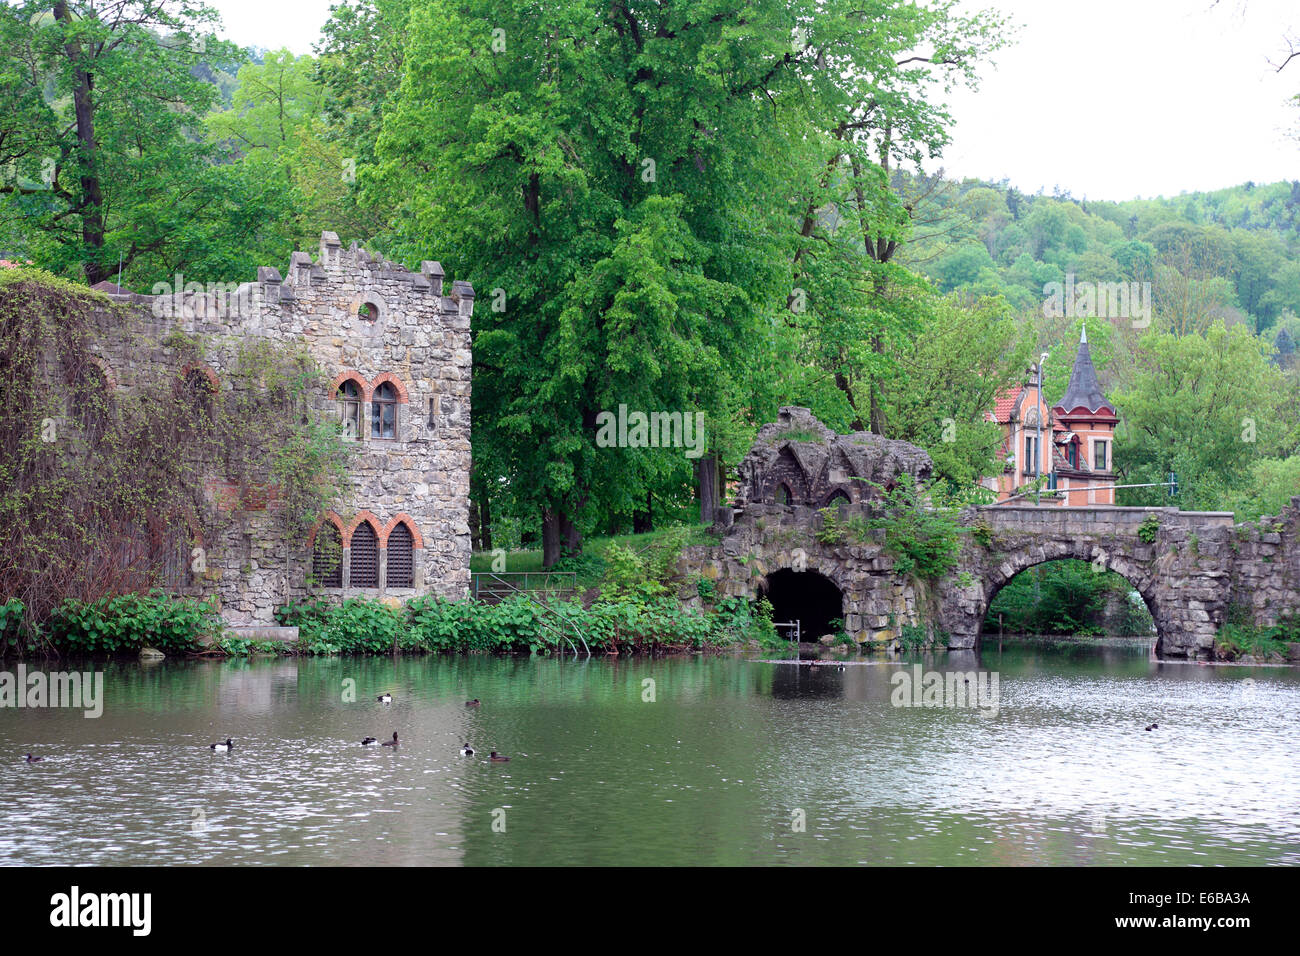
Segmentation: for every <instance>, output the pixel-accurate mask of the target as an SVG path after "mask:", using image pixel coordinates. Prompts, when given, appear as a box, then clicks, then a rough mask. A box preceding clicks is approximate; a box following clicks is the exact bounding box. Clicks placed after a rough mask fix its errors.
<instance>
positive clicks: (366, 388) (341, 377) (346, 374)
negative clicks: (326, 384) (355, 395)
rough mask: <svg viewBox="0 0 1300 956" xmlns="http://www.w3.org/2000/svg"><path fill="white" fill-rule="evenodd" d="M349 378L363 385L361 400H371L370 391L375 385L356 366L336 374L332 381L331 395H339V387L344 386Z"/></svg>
mask: <svg viewBox="0 0 1300 956" xmlns="http://www.w3.org/2000/svg"><path fill="white" fill-rule="evenodd" d="M349 379H351V380H352V381H354V382H356V383H357V384H358V385H360V386H361V400H362V401H363V402H368V401H370V393H371V391H372V390H373V386H372V385H371V383H370V382H368V381H367V380H366V377H365V376H364V375H362V374H361V373H360V372H358V371H357V370H356V369H354V368H349V369H344V370H343V371H342V372H339V374H338V375H335V376H334V381H333V382H331V383H330V391H329V393H330V395H331V396H333V395H337V394H338V393H339V389H340V388H342V387H343V383H344V382H346V381H348V380H349Z"/></svg>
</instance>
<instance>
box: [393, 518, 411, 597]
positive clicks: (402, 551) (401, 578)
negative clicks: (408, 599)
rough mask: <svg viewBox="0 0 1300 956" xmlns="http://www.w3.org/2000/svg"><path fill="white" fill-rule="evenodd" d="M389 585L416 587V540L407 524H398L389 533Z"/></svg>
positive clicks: (394, 586)
mask: <svg viewBox="0 0 1300 956" xmlns="http://www.w3.org/2000/svg"><path fill="white" fill-rule="evenodd" d="M388 586H389V587H390V588H413V587H415V541H414V539H413V538H412V537H411V529H410V528H408V527H407V526H406V525H405V524H399V525H397V527H395V528H393V530H392V531H390V532H389V534H388Z"/></svg>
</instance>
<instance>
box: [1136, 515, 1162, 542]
mask: <svg viewBox="0 0 1300 956" xmlns="http://www.w3.org/2000/svg"><path fill="white" fill-rule="evenodd" d="M1159 534H1160V516H1159V515H1157V514H1149V515H1147V517H1146V520H1145V521H1143V522H1142V523H1141V524H1140V525H1138V530H1137V536H1138V537H1139V538H1140V539H1141V540H1142V541H1144V542H1146V543H1147V544H1155V543H1156V536H1157V535H1159Z"/></svg>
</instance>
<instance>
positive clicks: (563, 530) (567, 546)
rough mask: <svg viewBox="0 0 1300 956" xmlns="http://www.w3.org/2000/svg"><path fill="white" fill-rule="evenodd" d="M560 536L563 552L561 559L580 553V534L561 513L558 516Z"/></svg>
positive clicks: (565, 515) (576, 527)
mask: <svg viewBox="0 0 1300 956" xmlns="http://www.w3.org/2000/svg"><path fill="white" fill-rule="evenodd" d="M560 536H561V539H562V540H561V544H562V546H563V551H564V553H563V557H568V556H569V555H571V554H581V553H582V532H581V531H579V530H578V526H577V525H576V524H574V523H573V521H571V520H570V518H569V516H568V515H567V514H565V513H563V512H561V514H560Z"/></svg>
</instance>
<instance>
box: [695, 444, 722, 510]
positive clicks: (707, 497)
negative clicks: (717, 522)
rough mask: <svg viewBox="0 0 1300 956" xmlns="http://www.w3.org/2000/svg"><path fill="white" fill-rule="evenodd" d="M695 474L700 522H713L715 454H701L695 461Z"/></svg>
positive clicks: (716, 498)
mask: <svg viewBox="0 0 1300 956" xmlns="http://www.w3.org/2000/svg"><path fill="white" fill-rule="evenodd" d="M695 474H696V476H697V478H698V479H699V488H700V522H701V523H702V524H713V515H714V512H716V511H717V510H718V458H717V456H716V455H702V456H701V457H700V458H699V459H698V460H697V461H696V462H695Z"/></svg>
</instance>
